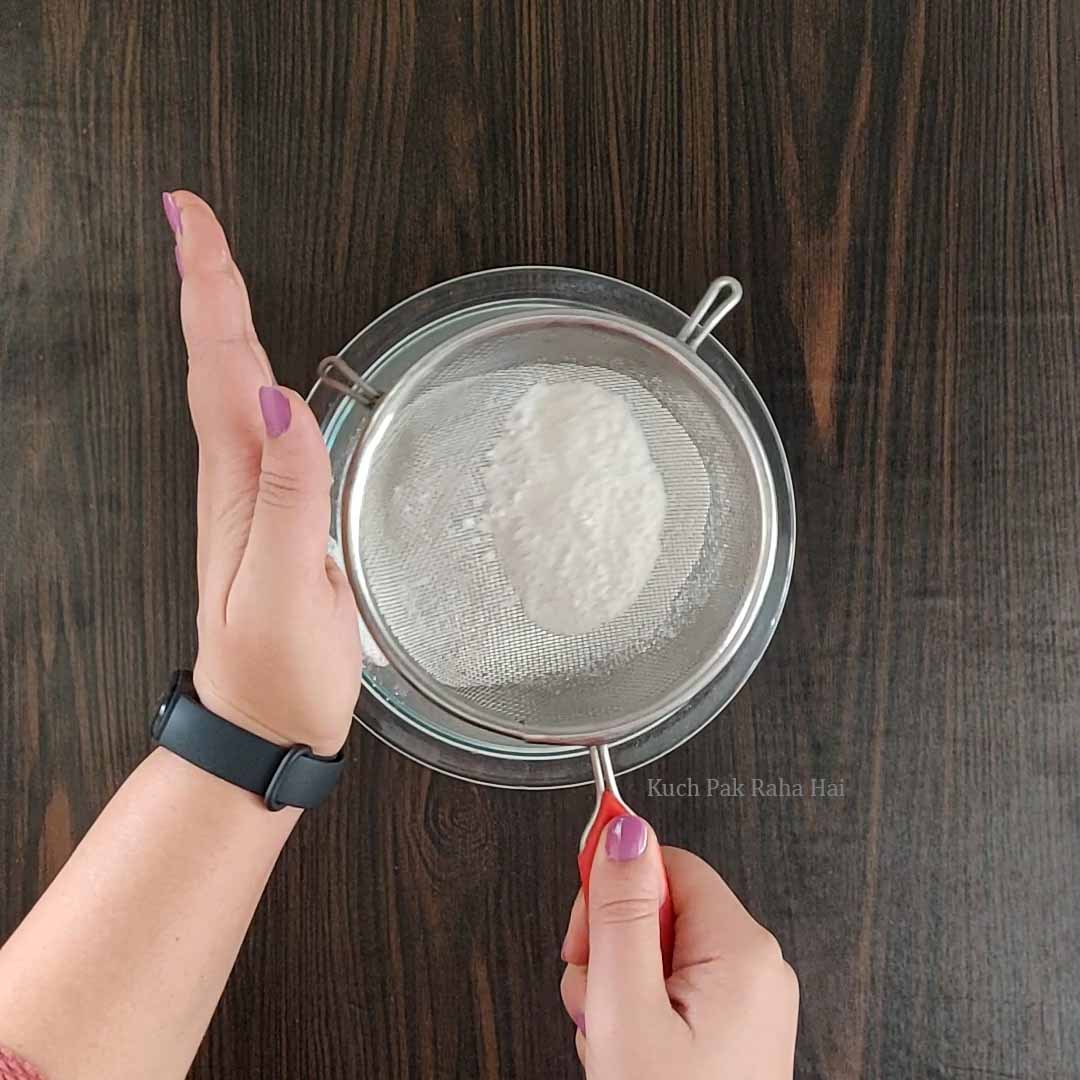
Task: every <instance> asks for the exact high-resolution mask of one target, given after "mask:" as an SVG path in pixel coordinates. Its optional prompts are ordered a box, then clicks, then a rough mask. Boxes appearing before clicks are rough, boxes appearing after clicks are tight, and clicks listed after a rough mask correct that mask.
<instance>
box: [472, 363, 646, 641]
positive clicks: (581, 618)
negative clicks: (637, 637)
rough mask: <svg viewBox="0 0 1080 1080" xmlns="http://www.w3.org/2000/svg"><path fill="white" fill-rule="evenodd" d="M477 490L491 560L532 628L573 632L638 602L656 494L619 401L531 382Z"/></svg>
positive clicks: (588, 387) (591, 387)
mask: <svg viewBox="0 0 1080 1080" xmlns="http://www.w3.org/2000/svg"><path fill="white" fill-rule="evenodd" d="M484 485H485V487H486V489H487V494H488V499H489V513H488V523H489V526H490V529H491V535H492V539H493V541H494V543H495V550H496V551H497V553H498V556H499V562H500V563H501V564H502V569H503V571H504V573H505V574H506V577H507V578H508V579H509V581H510V583H511V585H512V586H513V588H514V591H515V592H516V593H517V595H518V597H519V599H520V601H521V605H522V607H523V609H524V611H525V614H526V616H527V617H528V618H529V619H531V620H532V621H533V622H534V623H536V624H537V625H538V626H540V627H542V628H543V629H545V630H547V631H549V632H551V633H553V634H563V635H575V634H585V633H588V632H589V631H591V630H594V629H596V628H597V627H599V626H602V625H604V624H605V623H608V622H611V621H612V620H613V619H616V618H617V617H618V616H620V615H621V614H623V612H625V611H626V610H627V609H628V608H630V606H631V605H632V604H633V603H634V601H635V600H636V599H637V598H638V596H639V594H640V593H641V591H642V589H643V588H644V587H645V585H646V582H647V581H648V580H649V575H650V574H651V573H652V569H653V565H654V564H655V562H656V559H657V556H658V555H659V553H660V538H661V532H662V530H663V525H664V511H665V505H666V498H665V494H664V483H663V480H662V479H661V477H660V473H659V472H658V471H657V468H656V466H655V465H654V464H653V461H652V458H651V457H650V455H649V446H648V443H647V442H646V440H645V435H644V433H643V432H642V430H641V426H640V424H639V423H638V421H637V420H636V419H635V418H634V415H633V413H632V412H631V411H630V409H629V407H628V406H627V404H626V402H625V401H624V400H623V399H622V398H621V397H620V396H618V395H617V394H614V393H612V392H611V391H609V390H605V389H603V388H602V387H600V386H597V385H595V384H593V383H587V382H562V383H554V384H543V383H541V384H538V385H536V386H533V387H532V388H531V389H529V390H528V391H527V392H526V393H524V394H523V395H522V396H521V398H520V399H519V400H518V401H517V403H516V404H515V405H514V407H513V409H512V410H511V411H510V414H509V416H508V417H507V420H506V428H505V431H504V433H503V434H502V435H501V437H500V438H499V439H498V441H497V442H496V443H495V445H494V448H493V450H492V453H491V464H490V466H489V467H488V470H487V473H486V475H485V478H484Z"/></svg>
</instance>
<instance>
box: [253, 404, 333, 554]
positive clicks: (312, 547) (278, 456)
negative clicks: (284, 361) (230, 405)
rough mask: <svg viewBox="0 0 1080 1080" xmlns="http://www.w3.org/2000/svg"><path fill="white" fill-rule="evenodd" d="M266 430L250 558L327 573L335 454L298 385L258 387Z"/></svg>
mask: <svg viewBox="0 0 1080 1080" xmlns="http://www.w3.org/2000/svg"><path fill="white" fill-rule="evenodd" d="M259 407H260V409H261V410H262V418H263V424H264V427H265V435H264V438H263V448H262V463H261V467H260V470H259V490H258V494H257V495H256V498H255V512H254V514H253V516H252V520H251V533H250V536H249V538H248V548H247V552H246V553H245V557H246V558H254V559H255V560H256V561H258V562H263V560H266V561H267V562H269V563H271V564H272V569H273V570H274V571H275V572H277V573H279V574H282V573H286V572H294V573H295V572H299V573H301V574H303V573H306V572H309V571H315V570H319V571H322V572H323V573H325V566H326V544H327V537H328V534H329V529H330V458H329V456H328V455H327V452H326V446H325V444H324V443H323V439H322V434H321V433H320V431H319V424H318V421H317V420H316V419H315V416H314V415H313V413H312V412H311V409H309V408H308V406H307V402H305V401H304V399H303V398H302V397H300V395H299V394H297V393H296V392H295V391H293V390H287V389H285V388H284V387H280V386H264V387H262V388H261V389H260V390H259Z"/></svg>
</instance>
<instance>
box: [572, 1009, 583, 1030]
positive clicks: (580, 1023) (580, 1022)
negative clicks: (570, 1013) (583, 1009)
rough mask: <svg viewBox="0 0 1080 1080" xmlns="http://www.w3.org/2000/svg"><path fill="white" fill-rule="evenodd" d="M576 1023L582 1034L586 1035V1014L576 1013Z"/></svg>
mask: <svg viewBox="0 0 1080 1080" xmlns="http://www.w3.org/2000/svg"><path fill="white" fill-rule="evenodd" d="M574 1023H575V1024H576V1025H577V1029H578V1031H580V1032H581V1034H582V1035H584V1034H585V1014H584V1013H580V1012H576V1013H574Z"/></svg>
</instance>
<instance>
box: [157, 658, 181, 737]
mask: <svg viewBox="0 0 1080 1080" xmlns="http://www.w3.org/2000/svg"><path fill="white" fill-rule="evenodd" d="M179 685H180V672H179V671H174V672H173V674H172V678H171V679H170V680H169V687H168V689H167V690H166V691H165V693H164V694H162V695H161V700H160V701H159V702H158V705H157V708H156V709H155V710H154V715H153V718H152V719H151V721H150V735H151V737H152V738H153V739H154V740H157V739H160V738H161V733H162V731H164V729H165V721H166V720H167V719H168V716H169V708H170V706H171V705H172V702H173V698H174V697H175V696H176V690H177V687H178V686H179Z"/></svg>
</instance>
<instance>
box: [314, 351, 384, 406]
mask: <svg viewBox="0 0 1080 1080" xmlns="http://www.w3.org/2000/svg"><path fill="white" fill-rule="evenodd" d="M318 372H319V377H318V378H317V379H316V380H315V386H316V387H318V386H320V385H323V386H328V387H330V389H331V390H336V391H337V392H338V393H339V394H345V395H346V396H347V397H351V398H352V399H353V401H355V402H356V403H357V404H358V405H362V406H363V407H364V408H365V409H371V408H373V407H374V406H375V405H376V404H377V403H378V401H379V398H381V397H382V391H380V390H376V389H375V387H374V386H372V385H371V384H370V383H368V382H365V381H364V380H363V379H362V378H360V376H359V375H357V373H356V372H355V371H353V369H352V368H351V367H350V366H349V365H348V364H347V363H345V361H344V360H343V359H342V358H341V357H340V356H328V357H326V358H325V359H324V360H321V361H319V368H318Z"/></svg>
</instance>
